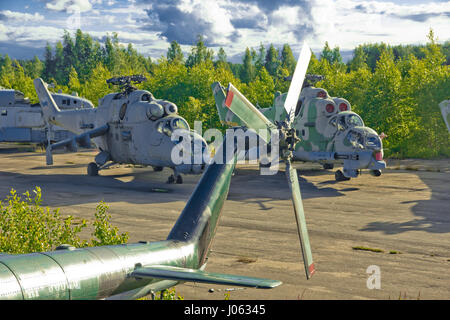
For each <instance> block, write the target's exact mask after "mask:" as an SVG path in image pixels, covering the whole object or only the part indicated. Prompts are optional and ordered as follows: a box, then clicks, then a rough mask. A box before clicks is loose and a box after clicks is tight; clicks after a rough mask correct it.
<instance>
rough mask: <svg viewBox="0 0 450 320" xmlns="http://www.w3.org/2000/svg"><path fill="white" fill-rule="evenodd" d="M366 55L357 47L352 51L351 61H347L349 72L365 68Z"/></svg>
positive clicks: (361, 48)
mask: <svg viewBox="0 0 450 320" xmlns="http://www.w3.org/2000/svg"><path fill="white" fill-rule="evenodd" d="M367 57H368V55H367V53H366V52H365V51H364V48H363V47H362V46H361V45H359V46H358V47H356V48H355V49H354V50H353V59H352V60H351V61H349V67H350V70H352V71H356V70H358V69H360V68H367V67H368V66H367V63H366V61H367Z"/></svg>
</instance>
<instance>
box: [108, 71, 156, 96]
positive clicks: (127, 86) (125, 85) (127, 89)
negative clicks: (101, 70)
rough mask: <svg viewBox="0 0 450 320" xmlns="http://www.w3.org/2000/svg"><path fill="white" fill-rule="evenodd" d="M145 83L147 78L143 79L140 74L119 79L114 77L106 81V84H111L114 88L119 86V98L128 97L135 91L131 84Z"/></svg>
mask: <svg viewBox="0 0 450 320" xmlns="http://www.w3.org/2000/svg"><path fill="white" fill-rule="evenodd" d="M144 81H147V78H146V77H144V76H143V75H141V74H137V75H132V76H121V77H114V78H111V79H108V80H106V83H108V84H112V85H115V86H119V88H120V90H121V92H120V93H119V95H120V96H123V95H128V94H130V93H131V92H133V91H134V90H137V88H136V87H133V86H132V85H131V83H141V82H144Z"/></svg>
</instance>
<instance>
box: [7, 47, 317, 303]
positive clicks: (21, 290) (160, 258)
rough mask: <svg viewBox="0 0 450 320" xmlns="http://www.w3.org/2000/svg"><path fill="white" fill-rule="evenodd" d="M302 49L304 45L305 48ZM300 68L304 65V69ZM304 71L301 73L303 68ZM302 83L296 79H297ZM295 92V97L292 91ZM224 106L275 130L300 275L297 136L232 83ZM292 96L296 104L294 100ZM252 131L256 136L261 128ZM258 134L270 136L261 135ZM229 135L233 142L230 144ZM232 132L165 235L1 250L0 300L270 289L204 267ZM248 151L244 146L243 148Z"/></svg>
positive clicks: (306, 255) (306, 250) (255, 125)
mask: <svg viewBox="0 0 450 320" xmlns="http://www.w3.org/2000/svg"><path fill="white" fill-rule="evenodd" d="M304 47H306V46H304ZM309 58H310V53H309V55H308V51H306V50H305V51H302V54H301V61H300V60H299V65H300V64H301V65H303V66H304V65H305V64H306V66H307V64H308V61H309ZM303 69H304V70H305V71H306V67H304V68H303ZM301 72H302V69H300V70H299V71H297V70H296V74H299V73H300V74H299V75H298V76H297V77H299V78H300V81H296V82H294V81H293V83H292V84H291V87H290V88H289V92H288V95H289V97H291V98H288V99H286V110H287V114H292V113H293V112H292V110H293V108H295V103H296V101H297V99H298V94H299V93H300V88H301V83H302V82H303V80H302V79H301V78H302V74H301ZM303 77H304V73H303ZM299 84H300V85H299ZM296 95H297V96H296ZM226 101H227V104H226V105H227V107H229V108H230V110H232V111H233V112H234V113H235V114H237V115H238V117H239V118H240V119H241V120H242V121H243V122H244V123H246V126H247V128H249V129H250V130H256V129H262V130H267V131H268V132H271V134H270V135H269V137H272V132H274V131H275V132H277V133H278V136H279V137H280V139H279V145H278V146H279V148H280V155H281V160H282V161H284V162H285V163H286V176H287V180H288V185H289V187H290V190H291V196H292V201H293V205H294V213H295V218H296V221H297V227H298V228H297V229H298V234H299V239H300V245H301V249H302V254H303V261H304V265H305V272H306V277H307V279H309V278H310V277H311V276H312V275H313V274H314V272H315V268H314V263H313V260H312V254H311V247H310V243H309V237H308V232H307V228H306V221H305V216H304V210H303V204H302V198H301V193H300V187H299V184H298V176H297V170H296V169H294V168H293V167H292V165H291V159H292V151H293V149H294V144H295V142H296V141H297V140H298V138H297V137H296V133H295V130H294V129H292V120H291V118H290V117H287V118H286V119H285V120H284V121H283V122H281V123H279V125H278V126H275V125H274V124H273V123H272V122H270V121H269V120H268V119H267V118H265V116H264V115H263V114H262V113H261V112H260V111H259V110H258V109H256V108H255V107H254V106H252V105H251V104H249V103H248V101H246V99H245V98H243V96H242V95H241V94H240V92H238V91H237V90H236V89H235V88H234V87H232V85H230V87H229V89H228V93H227V99H226ZM292 102H294V103H292ZM258 134H261V131H259V133H258ZM261 137H262V138H263V139H266V140H265V141H266V142H270V139H272V138H268V136H267V135H265V134H262V135H261ZM228 141H230V142H231V145H232V148H228V147H226V146H228V143H227V142H228ZM238 146H239V145H238V143H237V142H236V139H235V136H234V135H231V137H230V136H228V132H227V135H226V136H225V139H224V140H223V142H222V144H221V146H220V148H219V149H218V151H217V152H216V153H215V156H214V161H212V162H211V163H210V164H209V165H208V167H207V168H206V170H205V172H204V173H203V175H202V177H201V179H200V181H199V183H198V184H197V186H196V188H195V190H194V192H193V193H192V195H191V197H190V198H189V200H188V202H187V203H186V206H185V207H184V209H183V211H182V212H181V214H180V216H179V218H178V220H177V221H176V223H175V225H174V227H173V228H172V230H171V231H170V233H169V236H168V237H167V239H166V240H165V241H159V242H146V241H141V242H139V243H135V244H124V245H113V246H100V247H87V248H79V249H77V248H74V247H71V246H69V245H60V246H59V247H57V248H56V250H55V251H50V252H42V253H31V254H19V255H8V254H3V255H0V299H47V300H49V299H136V298H140V297H143V296H145V295H148V294H151V293H154V292H155V291H161V290H165V289H167V288H170V287H172V286H174V285H177V284H178V283H181V282H189V281H191V282H204V283H213V284H222V285H238V286H245V287H255V288H266V289H270V288H274V287H276V286H279V285H280V284H281V282H280V281H277V280H270V279H262V278H255V277H247V276H237V275H229V274H220V273H212V272H206V271H204V268H205V267H206V262H207V259H208V254H209V252H210V248H211V242H212V240H213V238H214V236H215V233H216V228H217V224H218V221H219V218H220V214H221V212H222V209H223V205H224V203H225V200H226V198H227V195H228V192H229V188H230V182H231V177H232V174H233V171H234V168H235V166H236V161H237V156H238V153H239V152H241V151H242V150H239V148H238ZM247 151H248V150H247Z"/></svg>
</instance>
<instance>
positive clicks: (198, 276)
mask: <svg viewBox="0 0 450 320" xmlns="http://www.w3.org/2000/svg"><path fill="white" fill-rule="evenodd" d="M131 275H132V276H133V277H135V278H151V279H165V280H176V281H187V282H204V283H213V284H222V285H235V286H241V287H253V288H259V289H271V288H274V287H277V286H279V285H280V284H281V281H277V280H270V279H262V278H253V277H246V276H237V275H231V274H223V273H213V272H205V271H201V270H198V269H187V268H179V267H171V266H151V267H148V268H138V269H136V270H135V271H134V272H133V273H132V274H131Z"/></svg>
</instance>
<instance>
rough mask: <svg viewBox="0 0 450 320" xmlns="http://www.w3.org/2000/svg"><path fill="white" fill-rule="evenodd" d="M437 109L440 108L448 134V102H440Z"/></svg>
mask: <svg viewBox="0 0 450 320" xmlns="http://www.w3.org/2000/svg"><path fill="white" fill-rule="evenodd" d="M439 107H440V108H441V113H442V117H443V118H444V122H445V125H446V126H447V130H448V132H449V133H450V100H444V101H442V102H441V103H439Z"/></svg>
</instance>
